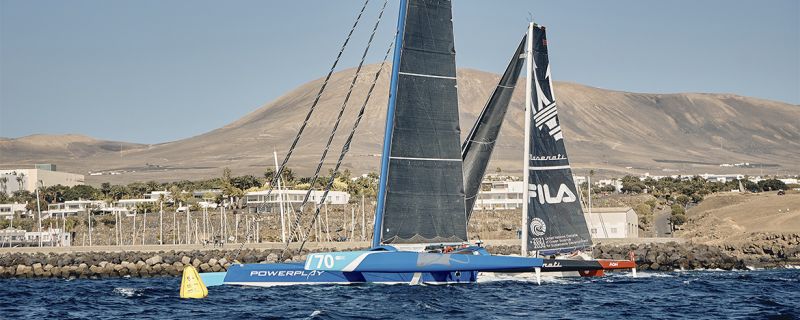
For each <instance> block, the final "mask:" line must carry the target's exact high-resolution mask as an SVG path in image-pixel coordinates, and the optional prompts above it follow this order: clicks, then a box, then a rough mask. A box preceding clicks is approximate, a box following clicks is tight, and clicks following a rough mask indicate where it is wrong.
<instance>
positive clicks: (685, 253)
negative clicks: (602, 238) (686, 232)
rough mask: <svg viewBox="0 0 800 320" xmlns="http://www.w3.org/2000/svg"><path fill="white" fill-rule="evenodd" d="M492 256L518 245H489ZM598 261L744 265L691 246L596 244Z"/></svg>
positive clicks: (713, 249) (653, 266)
mask: <svg viewBox="0 0 800 320" xmlns="http://www.w3.org/2000/svg"><path fill="white" fill-rule="evenodd" d="M487 249H488V250H489V251H490V252H492V253H496V254H517V253H519V251H520V247H519V246H491V247H488V248H487ZM593 251H594V252H593V255H594V257H595V258H598V259H615V260H627V259H629V257H630V252H633V254H634V259H635V261H636V265H637V269H638V270H657V271H672V270H678V269H684V270H694V269H724V270H733V269H745V268H746V266H745V264H744V262H743V261H742V260H741V259H739V258H737V257H735V256H733V255H731V254H729V253H728V252H725V251H724V250H723V249H722V248H720V247H717V246H711V245H705V244H693V243H676V242H668V243H643V244H625V245H613V244H600V245H596V246H595V247H594V249H593Z"/></svg>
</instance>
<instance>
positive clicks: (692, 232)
mask: <svg viewBox="0 0 800 320" xmlns="http://www.w3.org/2000/svg"><path fill="white" fill-rule="evenodd" d="M687 215H688V218H689V219H690V221H689V223H688V224H687V225H686V228H685V230H684V231H680V232H678V233H677V234H678V235H679V236H680V237H683V238H687V239H692V240H693V241H696V242H703V243H711V244H731V243H736V242H740V241H747V240H748V239H749V238H751V235H752V234H753V233H771V234H783V233H797V232H800V193H798V192H796V191H790V192H788V193H787V194H786V195H783V196H779V195H777V194H776V192H764V193H746V194H740V193H723V194H716V195H713V196H710V197H708V198H707V199H706V200H704V201H703V202H701V203H700V205H698V206H696V207H693V208H691V209H689V211H688V212H687Z"/></svg>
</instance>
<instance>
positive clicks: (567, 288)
mask: <svg viewBox="0 0 800 320" xmlns="http://www.w3.org/2000/svg"><path fill="white" fill-rule="evenodd" d="M179 284H180V279H179V278H149V279H137V278H131V279H98V280H84V279H78V280H74V281H60V280H44V279H0V297H2V298H0V318H4V319H5V318H8V319H36V318H72V319H87V318H89V319H91V318H104V319H126V318H128V319H174V318H178V317H182V318H185V317H186V316H187V315H192V316H195V315H202V317H203V318H210V319H253V318H264V317H269V318H290V319H308V318H313V319H352V318H360V319H397V318H401V319H403V318H405V319H445V318H453V319H455V318H457V319H480V320H489V319H531V318H546V319H549V318H569V319H602V318H608V319H620V318H622V319H648V320H649V319H654V318H658V319H664V318H686V317H687V315H690V317H691V318H692V319H722V318H729V317H734V316H736V317H739V318H742V319H752V318H783V319H796V318H800V272H799V271H798V270H797V269H779V270H763V271H734V272H731V271H726V272H721V271H686V272H640V273H638V274H637V277H636V278H633V277H631V276H630V274H629V273H627V272H625V273H610V274H609V275H608V276H606V277H602V278H581V277H574V278H561V279H553V278H544V279H543V282H542V285H541V286H539V285H536V284H535V282H533V281H532V280H531V279H530V278H526V277H522V278H516V279H515V278H514V277H510V278H509V277H484V278H483V281H482V282H480V283H474V284H460V285H441V286H408V285H371V284H366V285H350V286H336V285H318V286H286V287H272V288H243V287H236V286H218V287H212V288H209V296H208V297H207V298H205V299H188V300H184V299H180V298H179V297H178V295H179V294H178V291H179V290H178V288H179ZM755 297H758V298H755ZM42 306H47V307H42Z"/></svg>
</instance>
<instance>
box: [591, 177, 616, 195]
mask: <svg viewBox="0 0 800 320" xmlns="http://www.w3.org/2000/svg"><path fill="white" fill-rule="evenodd" d="M594 184H596V185H598V186H600V187H601V188H602V187H605V186H612V187H614V192H616V193H620V192H622V180H619V179H600V180H598V181H597V182H596V183H594Z"/></svg>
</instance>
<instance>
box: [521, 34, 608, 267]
mask: <svg viewBox="0 0 800 320" xmlns="http://www.w3.org/2000/svg"><path fill="white" fill-rule="evenodd" d="M529 30H532V32H531V33H530V35H529V39H530V40H531V41H530V42H529V43H531V44H532V50H531V51H530V53H529V58H530V59H529V68H531V69H532V70H531V73H530V74H531V76H530V78H529V79H528V83H529V84H530V85H529V87H528V88H527V89H528V92H530V99H529V100H528V101H527V103H528V105H529V106H530V107H529V108H528V110H529V114H528V117H527V118H526V119H525V120H526V126H525V128H526V129H527V132H528V133H527V134H526V136H525V137H526V138H527V139H528V141H527V142H528V143H527V144H526V147H527V148H528V150H527V151H528V152H526V163H525V166H526V172H525V176H527V181H525V183H526V184H527V185H526V191H527V192H526V193H527V194H526V196H525V198H526V199H525V201H526V202H527V207H526V208H525V210H524V212H525V214H526V215H527V220H526V221H525V226H526V230H525V233H526V238H527V240H528V241H527V247H526V248H527V249H528V250H535V251H537V254H538V255H549V254H554V253H559V252H573V251H576V250H582V249H584V248H587V247H589V246H591V243H592V242H591V236H590V235H589V229H588V227H587V224H586V218H585V216H584V215H583V209H582V208H581V204H580V202H579V199H578V197H579V195H580V192H577V189H576V186H575V180H574V179H573V177H572V169H571V167H570V164H569V158H568V157H567V149H566V145H565V143H564V134H563V131H562V128H561V122H560V120H559V118H558V108H557V103H556V99H555V97H554V94H553V82H552V77H551V73H550V62H549V58H548V50H547V36H546V30H545V28H544V27H543V26H537V25H531V26H529Z"/></svg>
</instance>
